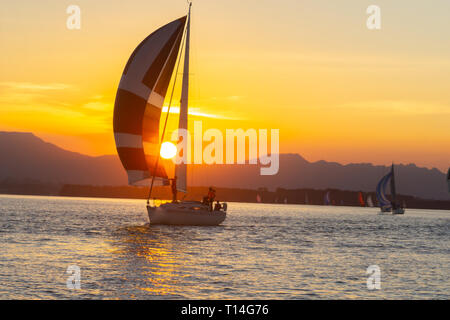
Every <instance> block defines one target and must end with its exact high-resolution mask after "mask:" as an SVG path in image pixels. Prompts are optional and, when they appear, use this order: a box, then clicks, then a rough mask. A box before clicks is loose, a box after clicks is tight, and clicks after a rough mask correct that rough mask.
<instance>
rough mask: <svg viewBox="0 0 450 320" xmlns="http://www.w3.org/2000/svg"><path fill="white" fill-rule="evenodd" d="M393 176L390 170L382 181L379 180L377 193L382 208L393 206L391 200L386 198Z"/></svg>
mask: <svg viewBox="0 0 450 320" xmlns="http://www.w3.org/2000/svg"><path fill="white" fill-rule="evenodd" d="M391 176H392V172H389V173H388V174H387V175H385V176H384V177H383V178H381V180H380V182H378V185H377V189H376V195H377V200H378V204H379V206H380V208H386V209H388V208H391V206H392V205H391V202H390V201H389V200H388V199H387V198H386V186H387V184H388V182H389V179H390V178H391Z"/></svg>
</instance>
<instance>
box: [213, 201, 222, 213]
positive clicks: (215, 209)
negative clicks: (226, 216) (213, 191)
mask: <svg viewBox="0 0 450 320" xmlns="http://www.w3.org/2000/svg"><path fill="white" fill-rule="evenodd" d="M221 208H222V206H221V205H220V202H219V200H217V201H216V205H215V206H214V211H220V209H221Z"/></svg>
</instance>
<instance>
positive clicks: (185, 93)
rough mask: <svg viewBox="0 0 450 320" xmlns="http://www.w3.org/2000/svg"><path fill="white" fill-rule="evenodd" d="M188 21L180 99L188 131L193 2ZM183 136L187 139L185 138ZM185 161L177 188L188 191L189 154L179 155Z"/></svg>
mask: <svg viewBox="0 0 450 320" xmlns="http://www.w3.org/2000/svg"><path fill="white" fill-rule="evenodd" d="M188 17H189V18H188V21H187V26H186V48H185V49H184V50H185V51H184V68H183V85H182V88H181V101H180V119H179V123H178V129H179V130H185V132H187V127H188V98H189V41H190V33H191V31H190V25H191V4H189V14H188ZM183 137H184V138H185V139H183ZM186 138H187V135H184V136H183V135H180V133H179V139H183V140H182V141H181V143H182V145H183V147H182V152H186V150H187V142H188V141H187V139H186ZM179 156H180V157H181V158H182V159H183V161H182V162H181V163H180V164H177V166H176V167H175V177H176V178H177V189H178V191H181V192H187V185H186V180H187V177H186V175H187V167H186V156H187V155H184V154H183V155H179Z"/></svg>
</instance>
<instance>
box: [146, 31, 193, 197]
mask: <svg viewBox="0 0 450 320" xmlns="http://www.w3.org/2000/svg"><path fill="white" fill-rule="evenodd" d="M186 33H187V24H186V29H185V30H184V33H183V38H182V39H181V50H180V56H179V57H178V62H177V69H176V71H175V78H174V80H173V86H172V92H171V94H170V100H169V106H168V107H167V115H166V120H165V121H164V128H163V132H162V135H161V140H160V142H159V148H158V150H161V144H162V142H163V141H164V135H165V133H166V127H167V120H168V119H169V114H170V107H171V105H172V98H173V93H174V91H175V84H176V83H177V78H178V67H179V66H180V61H181V57H182V56H183V54H182V53H183V48H184V40H185V35H186ZM159 158H160V156H159V154H158V156H157V157H156V162H155V166H154V168H153V176H152V182H151V184H150V190H149V192H148V197H147V205H148V204H149V201H150V197H151V196H152V190H153V183H154V181H155V173H156V169H157V168H158V162H159Z"/></svg>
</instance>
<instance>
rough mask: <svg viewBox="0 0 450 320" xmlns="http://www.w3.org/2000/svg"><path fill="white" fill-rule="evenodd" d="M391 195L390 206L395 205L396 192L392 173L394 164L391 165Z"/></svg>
mask: <svg viewBox="0 0 450 320" xmlns="http://www.w3.org/2000/svg"><path fill="white" fill-rule="evenodd" d="M391 196H392V208H393V209H395V208H396V207H397V199H396V198H397V193H396V191H395V175H394V164H392V166H391Z"/></svg>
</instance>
